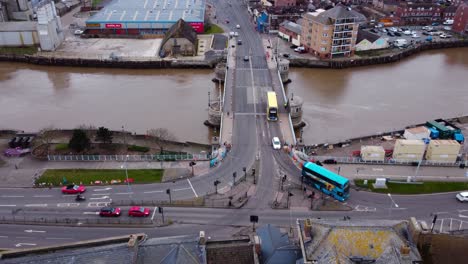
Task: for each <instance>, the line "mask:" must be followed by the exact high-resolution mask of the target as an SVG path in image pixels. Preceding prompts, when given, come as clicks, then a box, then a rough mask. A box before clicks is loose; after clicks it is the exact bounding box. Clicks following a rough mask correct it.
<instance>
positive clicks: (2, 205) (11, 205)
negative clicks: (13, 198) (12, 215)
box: [0, 204, 16, 207]
mask: <svg viewBox="0 0 468 264" xmlns="http://www.w3.org/2000/svg"><path fill="white" fill-rule="evenodd" d="M7 206H8V207H15V206H16V204H0V207H7Z"/></svg>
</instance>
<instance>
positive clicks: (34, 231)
mask: <svg viewBox="0 0 468 264" xmlns="http://www.w3.org/2000/svg"><path fill="white" fill-rule="evenodd" d="M24 232H26V233H45V232H46V231H42V230H32V229H28V230H24Z"/></svg>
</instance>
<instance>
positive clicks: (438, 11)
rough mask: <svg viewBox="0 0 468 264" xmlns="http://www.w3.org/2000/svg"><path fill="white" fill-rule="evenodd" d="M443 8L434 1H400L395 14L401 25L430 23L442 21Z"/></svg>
mask: <svg viewBox="0 0 468 264" xmlns="http://www.w3.org/2000/svg"><path fill="white" fill-rule="evenodd" d="M442 12H443V8H442V7H441V6H440V5H437V4H434V3H412V2H402V3H400V5H399V6H398V8H397V10H396V12H395V16H396V17H397V18H398V20H399V24H400V25H401V26H402V25H430V24H432V23H434V22H439V23H440V22H442Z"/></svg>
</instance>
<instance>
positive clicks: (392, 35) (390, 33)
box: [387, 31, 395, 37]
mask: <svg viewBox="0 0 468 264" xmlns="http://www.w3.org/2000/svg"><path fill="white" fill-rule="evenodd" d="M387 35H388V36H390V37H394V36H395V34H393V32H391V31H389V32H387Z"/></svg>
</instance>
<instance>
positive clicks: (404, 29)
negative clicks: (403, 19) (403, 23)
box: [401, 27, 409, 31]
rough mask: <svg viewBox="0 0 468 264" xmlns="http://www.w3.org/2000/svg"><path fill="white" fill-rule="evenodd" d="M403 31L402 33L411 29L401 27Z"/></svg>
mask: <svg viewBox="0 0 468 264" xmlns="http://www.w3.org/2000/svg"><path fill="white" fill-rule="evenodd" d="M401 30H402V31H407V30H409V28H407V27H401Z"/></svg>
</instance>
